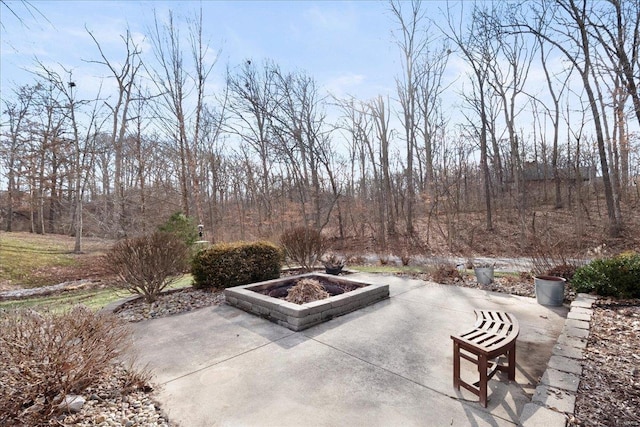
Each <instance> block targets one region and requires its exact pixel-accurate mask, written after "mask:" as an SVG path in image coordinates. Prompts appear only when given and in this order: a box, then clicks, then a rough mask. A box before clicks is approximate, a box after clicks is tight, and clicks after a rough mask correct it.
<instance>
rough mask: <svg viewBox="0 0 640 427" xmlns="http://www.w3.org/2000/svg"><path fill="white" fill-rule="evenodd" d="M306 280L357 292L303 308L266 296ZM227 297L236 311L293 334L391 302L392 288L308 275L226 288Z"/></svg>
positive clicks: (316, 274) (327, 276) (352, 280)
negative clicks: (297, 281)
mask: <svg viewBox="0 0 640 427" xmlns="http://www.w3.org/2000/svg"><path fill="white" fill-rule="evenodd" d="M303 278H311V279H317V280H319V281H320V282H321V283H322V282H329V283H330V284H332V285H337V286H340V285H343V287H345V288H348V289H351V288H354V287H355V288H356V289H355V290H352V291H349V292H345V293H342V294H339V295H334V296H331V297H329V298H326V299H323V300H318V301H313V302H308V303H305V304H300V305H299V304H294V303H291V302H288V301H285V300H284V299H279V298H274V297H271V296H269V295H264V294H263V293H269V291H270V290H272V289H276V288H281V287H283V286H284V285H286V284H288V283H293V282H295V281H296V280H299V279H303ZM261 292H262V293H261ZM224 296H225V299H226V301H227V303H229V304H231V305H233V306H235V307H238V308H240V309H242V310H244V311H247V312H249V313H253V314H257V315H258V316H262V317H265V318H267V319H269V320H271V321H272V322H275V323H278V324H279V325H282V326H285V327H287V328H289V329H291V330H293V331H301V330H303V329H306V328H308V327H310V326H313V325H317V324H318V323H322V322H325V321H327V320H330V319H333V318H334V317H337V316H342V315H343V314H346V313H349V312H351V311H355V310H358V309H360V308H362V307H366V306H368V305H371V304H373V303H375V302H378V301H380V300H383V299H385V298H388V297H389V285H375V284H371V283H366V282H362V281H358V280H354V279H347V278H344V277H338V276H332V275H329V274H322V273H309V274H301V275H298V276H289V277H283V278H280V279H274V280H268V281H266V282H260V283H252V284H250V285H245V286H235V287H233V288H227V289H225V290H224Z"/></svg>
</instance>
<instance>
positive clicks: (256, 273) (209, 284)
mask: <svg viewBox="0 0 640 427" xmlns="http://www.w3.org/2000/svg"><path fill="white" fill-rule="evenodd" d="M282 260H283V254H282V250H281V249H280V248H278V247H277V246H276V245H274V244H272V243H269V242H253V243H246V242H236V243H218V244H216V245H213V246H211V247H209V248H207V249H204V250H202V251H200V252H198V253H197V254H196V255H195V256H194V257H193V259H192V261H191V274H193V280H194V283H193V286H194V287H196V288H218V289H223V288H229V287H232V286H240V285H247V284H249V283H254V282H262V281H264V280H270V279H277V278H278V277H280V270H281V269H282Z"/></svg>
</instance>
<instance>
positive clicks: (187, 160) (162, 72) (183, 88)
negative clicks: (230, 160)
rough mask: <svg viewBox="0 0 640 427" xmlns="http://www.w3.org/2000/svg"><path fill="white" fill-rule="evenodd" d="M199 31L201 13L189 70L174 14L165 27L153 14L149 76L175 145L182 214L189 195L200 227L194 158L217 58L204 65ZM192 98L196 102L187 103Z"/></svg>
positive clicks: (193, 29) (194, 23) (192, 26)
mask: <svg viewBox="0 0 640 427" xmlns="http://www.w3.org/2000/svg"><path fill="white" fill-rule="evenodd" d="M202 30H203V23H202V10H201V9H200V11H199V13H198V14H197V15H196V17H195V18H193V19H191V20H190V21H189V46H190V49H191V56H192V64H191V65H192V67H191V69H188V68H187V65H186V64H185V61H184V53H183V51H182V44H181V35H180V29H179V27H178V25H177V23H176V21H175V17H174V14H173V12H171V11H170V12H169V16H168V23H167V24H161V23H160V21H159V18H158V16H157V15H156V14H155V12H154V27H153V29H152V33H151V36H150V41H151V45H152V48H153V53H154V56H155V59H156V61H157V62H158V64H159V65H158V66H157V67H156V68H154V69H153V71H152V73H151V74H152V75H153V77H154V79H153V80H154V83H155V85H156V88H157V89H158V91H159V93H160V95H161V96H160V98H159V99H160V101H161V103H160V105H159V111H158V114H157V117H158V118H160V119H161V120H162V121H163V124H164V129H165V132H166V133H167V135H170V136H171V137H172V138H173V139H174V140H175V141H176V142H177V145H178V150H179V155H180V187H181V202H182V210H183V212H184V213H185V215H187V216H189V213H190V209H189V194H190V191H192V194H193V198H194V202H195V205H196V215H197V217H198V222H199V223H202V221H203V220H204V209H203V203H202V197H201V188H200V187H201V185H200V178H199V174H198V171H197V170H196V164H197V162H196V156H197V155H198V154H197V152H198V147H199V144H200V134H201V119H202V112H203V109H204V106H205V102H204V101H205V99H204V97H205V87H206V82H207V79H208V77H209V74H210V73H211V70H212V69H213V67H214V66H215V63H216V61H217V57H218V55H217V54H215V60H214V61H212V62H209V63H208V62H207V58H208V55H209V53H210V52H209V47H208V44H206V43H205V41H204V40H203V34H202ZM192 94H194V97H195V99H193V100H192V101H193V102H188V101H189V97H190V96H191V95H192ZM190 105H192V107H191V108H189V106H190Z"/></svg>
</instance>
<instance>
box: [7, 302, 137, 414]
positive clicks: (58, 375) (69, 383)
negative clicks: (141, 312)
mask: <svg viewBox="0 0 640 427" xmlns="http://www.w3.org/2000/svg"><path fill="white" fill-rule="evenodd" d="M129 343H130V333H129V330H128V329H127V327H126V325H125V324H124V323H123V322H122V321H121V320H120V319H118V318H117V317H116V316H114V315H112V314H106V313H94V312H92V311H91V310H89V309H88V308H86V307H84V306H77V307H74V308H73V309H72V310H70V311H69V312H67V313H64V314H62V315H54V314H52V313H49V312H37V311H34V310H16V311H10V312H4V311H0V389H1V390H2V393H0V425H14V424H24V425H40V424H42V423H44V422H46V421H47V420H48V419H49V418H50V417H51V415H52V414H54V413H55V412H56V410H57V409H58V405H59V404H60V403H61V402H62V401H63V400H64V397H65V396H66V395H67V394H69V393H74V394H77V393H80V392H82V390H84V389H85V388H86V387H88V386H90V385H92V384H94V383H95V382H97V381H99V380H100V379H101V378H104V377H105V376H107V375H109V374H110V372H111V371H112V369H113V366H114V365H113V363H112V362H113V361H114V360H115V359H116V358H117V357H119V356H120V355H121V354H122V353H123V351H124V350H125V349H126V348H127V346H128V344H129Z"/></svg>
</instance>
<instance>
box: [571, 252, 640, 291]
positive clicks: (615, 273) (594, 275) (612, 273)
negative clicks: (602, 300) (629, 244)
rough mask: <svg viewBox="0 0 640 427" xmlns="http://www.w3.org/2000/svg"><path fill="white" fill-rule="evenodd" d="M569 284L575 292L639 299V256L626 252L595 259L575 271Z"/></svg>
mask: <svg viewBox="0 0 640 427" xmlns="http://www.w3.org/2000/svg"><path fill="white" fill-rule="evenodd" d="M571 283H572V285H573V286H574V287H575V289H576V291H577V292H588V293H596V294H598V295H601V296H614V297H618V298H640V254H637V253H635V252H627V253H623V254H620V255H618V256H615V257H613V258H603V259H596V260H594V261H592V262H590V263H589V264H587V265H585V266H584V267H581V268H579V269H578V270H576V273H575V274H574V276H573V279H572V280H571Z"/></svg>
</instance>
